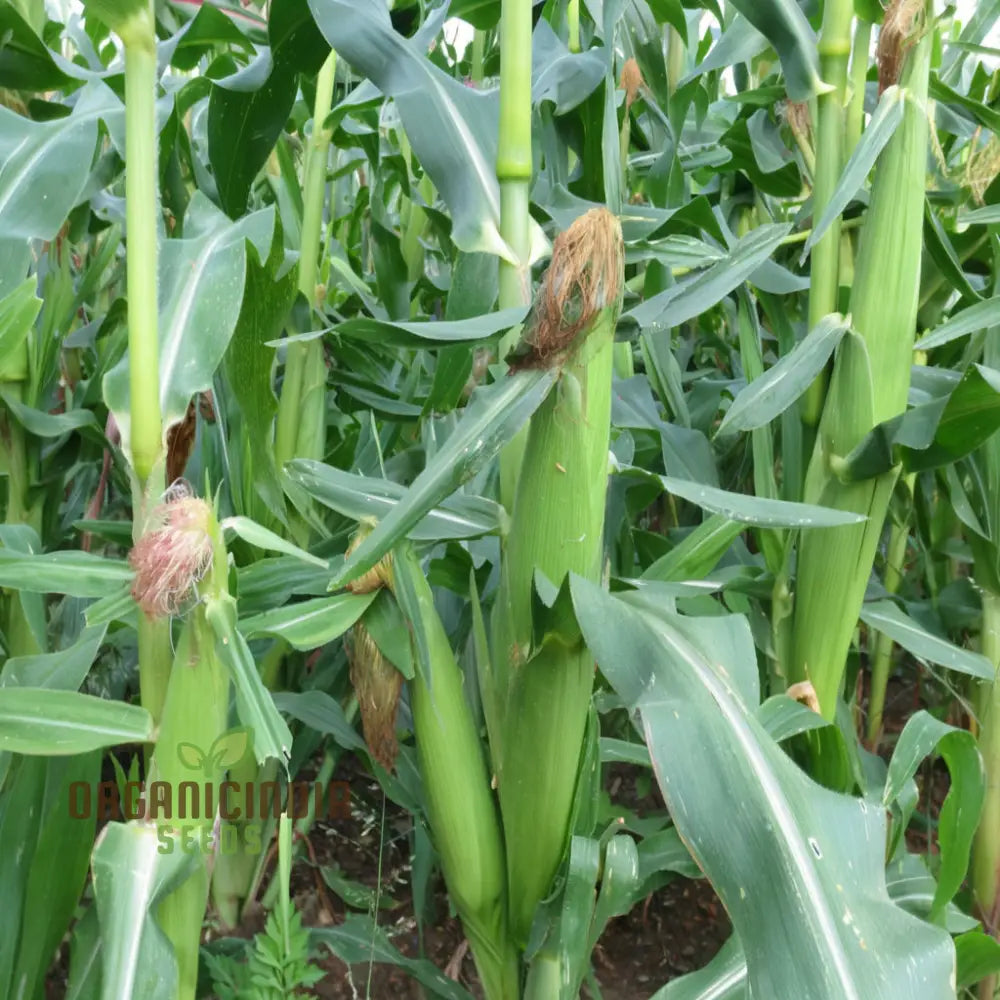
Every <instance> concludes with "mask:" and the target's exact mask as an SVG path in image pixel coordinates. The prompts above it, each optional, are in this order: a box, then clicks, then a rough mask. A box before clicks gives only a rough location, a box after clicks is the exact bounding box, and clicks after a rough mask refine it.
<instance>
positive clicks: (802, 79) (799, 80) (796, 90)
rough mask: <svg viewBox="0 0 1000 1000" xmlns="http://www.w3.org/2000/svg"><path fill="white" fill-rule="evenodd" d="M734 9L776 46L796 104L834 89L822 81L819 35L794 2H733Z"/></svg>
mask: <svg viewBox="0 0 1000 1000" xmlns="http://www.w3.org/2000/svg"><path fill="white" fill-rule="evenodd" d="M733 6H734V7H735V8H736V9H737V10H738V11H739V12H740V13H741V14H742V15H743V16H744V17H745V18H746V19H747V20H748V21H749V22H750V23H751V24H752V25H753V26H754V27H755V28H756V29H757V30H758V31H759V32H761V34H763V35H764V37H765V38H767V40H768V41H769V42H770V43H771V44H772V45H773V46H774V48H775V51H776V52H777V53H778V58H779V59H780V60H781V68H782V69H783V70H784V73H785V84H786V86H787V87H788V96H789V97H790V98H791V99H792V100H793V101H808V100H809V99H810V98H811V97H815V96H816V95H817V94H824V93H827V92H828V91H830V90H832V89H833V87H832V85H831V84H828V83H824V82H823V80H822V79H821V78H820V75H819V57H818V56H817V52H816V33H815V32H814V31H813V30H812V28H811V27H810V25H809V22H808V21H807V20H806V16H805V14H804V13H803V12H802V8H801V7H800V6H799V5H798V4H797V3H795V2H794V0H763V2H762V0H756V2H755V0H733Z"/></svg>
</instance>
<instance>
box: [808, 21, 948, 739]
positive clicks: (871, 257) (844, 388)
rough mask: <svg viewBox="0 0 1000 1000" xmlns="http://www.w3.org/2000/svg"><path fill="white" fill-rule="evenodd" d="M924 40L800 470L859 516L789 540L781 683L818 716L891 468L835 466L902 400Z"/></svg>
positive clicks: (832, 685) (881, 516)
mask: <svg viewBox="0 0 1000 1000" xmlns="http://www.w3.org/2000/svg"><path fill="white" fill-rule="evenodd" d="M930 13H931V12H930V10H928V12H927V16H928V17H929V16H930ZM918 35H919V37H917V36H918ZM931 42H932V38H931V30H930V25H929V24H925V23H924V18H922V17H918V18H917V23H916V24H915V26H914V28H913V33H912V36H911V38H910V39H909V41H908V48H907V54H906V65H905V67H904V70H903V75H902V79H901V85H902V87H903V88H904V90H905V92H906V95H907V96H906V106H905V110H904V116H903V121H902V123H901V124H900V126H899V128H898V129H897V131H896V133H895V135H894V136H893V137H892V139H891V140H890V142H889V143H888V145H887V146H886V148H885V150H884V151H883V152H882V155H881V156H880V157H879V161H878V163H877V165H876V173H875V180H874V182H873V185H872V193H871V206H870V208H869V211H868V216H867V218H866V220H865V223H864V227H863V230H862V234H861V242H860V248H859V254H858V260H857V265H856V268H855V280H854V286H853V288H852V294H851V310H850V311H851V315H852V317H853V324H854V329H855V330H856V331H857V334H854V333H851V334H849V335H848V336H847V337H846V338H845V339H844V340H843V342H842V343H841V345H840V347H839V348H838V351H837V355H836V359H835V362H834V367H833V373H832V376H831V380H830V390H829V393H828V394H827V397H826V401H825V404H824V408H823V415H822V418H821V420H820V425H819V428H818V434H817V438H816V443H815V447H814V450H813V454H812V459H811V461H810V464H809V468H808V470H807V473H806V482H805V490H804V499H805V500H806V502H808V503H814V504H821V505H823V506H827V507H834V508H837V509H839V510H850V511H855V512H857V513H860V514H864V515H865V516H866V517H867V520H866V521H864V522H863V523H861V524H856V525H848V526H845V527H837V528H828V529H823V530H822V531H815V532H813V531H810V532H804V533H803V534H802V537H801V539H800V541H799V551H798V574H797V580H796V591H795V608H794V624H793V650H794V652H793V662H792V664H791V668H792V669H791V674H792V677H791V678H790V679H791V680H793V681H796V680H799V681H801V680H809V681H811V682H812V684H813V686H814V688H815V690H816V694H817V697H818V699H819V703H820V707H821V709H822V712H823V714H824V716H826V717H827V718H828V719H833V717H834V713H835V710H836V705H837V698H838V694H839V692H840V687H841V683H842V681H843V675H844V668H845V662H846V658H847V653H848V650H849V648H850V644H851V638H852V635H853V633H854V629H855V627H856V625H857V619H858V612H859V610H860V608H861V603H862V600H863V599H864V592H865V587H866V585H867V582H868V578H869V576H870V574H871V568H872V565H873V563H874V558H875V551H876V548H877V546H878V542H879V538H880V536H881V533H882V526H883V523H884V521H885V515H886V511H887V509H888V504H889V499H890V496H891V494H892V490H893V487H894V485H895V482H896V479H897V477H898V475H899V469H898V468H894V469H892V470H890V471H888V472H886V473H884V474H883V475H881V476H879V477H877V478H875V479H871V480H866V481H861V482H851V481H845V480H844V479H842V478H841V477H840V476H839V475H838V473H839V472H841V471H842V467H843V460H844V458H845V457H846V456H847V455H848V454H849V453H850V452H851V450H852V449H853V448H854V447H855V446H856V445H857V444H858V443H859V442H860V441H861V440H862V438H863V437H864V436H865V435H866V434H867V433H868V432H869V431H870V430H871V429H872V428H873V427H874V426H875V425H876V424H878V423H881V422H882V421H885V420H888V419H890V418H891V417H894V416H896V415H897V414H899V413H901V412H903V410H904V409H905V407H906V399H907V393H908V391H909V381H910V366H911V364H912V360H913V341H914V330H915V325H916V309H917V296H918V292H919V287H920V258H921V249H922V232H921V229H922V223H923V200H924V183H925V178H926V167H927V149H928V126H927V108H926V103H927V88H928V74H929V67H930V49H931ZM876 379H877V391H876V389H875V381H876Z"/></svg>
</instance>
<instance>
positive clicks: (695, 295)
mask: <svg viewBox="0 0 1000 1000" xmlns="http://www.w3.org/2000/svg"><path fill="white" fill-rule="evenodd" d="M791 228H792V227H791V225H790V224H782V225H775V224H769V225H764V226H758V227H757V228H756V229H753V230H751V231H750V232H749V233H747V235H746V236H744V237H743V238H742V239H741V240H738V241H737V242H736V243H735V244H734V245H733V246H732V247H731V248H730V250H729V252H728V253H727V254H726V256H725V258H724V259H723V260H720V261H717V262H716V263H715V264H712V266H711V267H709V268H708V270H706V271H704V272H702V273H701V274H696V275H694V276H693V277H690V278H686V279H684V280H682V281H679V282H677V284H676V285H673V286H672V287H671V288H668V289H667V290H666V291H663V292H660V293H659V294H658V295H654V296H653V297H652V298H651V299H647V300H646V301H645V302H643V303H641V304H640V305H637V306H635V307H633V308H632V309H630V310H629V311H628V312H626V313H625V314H624V315H625V316H628V317H631V318H632V319H633V320H635V321H636V322H637V323H638V324H639V325H640V326H641V327H642V328H643V329H644V330H646V331H656V330H666V329H670V328H671V327H674V326H679V325H680V324H681V323H686V322H687V321H688V320H690V319H693V318H694V317H695V316H699V315H701V313H703V312H707V311H708V310H709V309H711V308H712V306H714V305H716V304H717V303H719V302H721V301H722V299H724V298H725V297H726V296H727V295H729V293H730V292H732V291H734V290H735V289H736V288H739V286H740V285H742V284H743V282H744V281H746V280H747V279H748V278H749V277H750V276H751V275H752V274H753V273H754V271H756V270H757V268H759V267H760V265H761V264H763V263H764V262H765V261H766V260H768V259H769V258H770V256H771V254H773V253H774V251H775V250H776V249H777V248H778V247H779V246H780V245H781V242H782V240H784V238H785V237H786V236H787V235H788V234H789V232H791Z"/></svg>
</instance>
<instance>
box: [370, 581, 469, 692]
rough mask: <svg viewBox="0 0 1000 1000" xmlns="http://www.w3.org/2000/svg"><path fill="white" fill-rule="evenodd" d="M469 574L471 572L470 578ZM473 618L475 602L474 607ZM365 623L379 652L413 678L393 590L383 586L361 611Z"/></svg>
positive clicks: (406, 632) (406, 636) (407, 635)
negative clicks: (369, 603)
mask: <svg viewBox="0 0 1000 1000" xmlns="http://www.w3.org/2000/svg"><path fill="white" fill-rule="evenodd" d="M471 576H472V574H471V573H470V578H471ZM472 613H473V616H474V620H475V615H476V606H474V607H473V612H472ZM364 626H365V628H366V629H368V634H369V635H370V636H371V637H372V639H374V640H375V645H376V646H378V648H379V651H380V652H381V653H382V655H383V656H384V657H385V658H386V659H387V660H388V661H389V662H390V663H391V664H392V665H393V666H394V667H395V668H396V669H397V670H398V671H399V672H400V673H401V674H402V675H403V676H404V677H405V678H406V679H407V680H413V677H414V676H415V674H414V667H413V647H412V646H411V645H410V630H409V629H408V628H407V625H406V618H405V617H404V616H403V612H402V611H400V609H399V604H397V603H396V599H395V598H394V597H393V596H392V594H391V593H390V592H389V591H388V590H386V589H384V588H383V589H382V590H380V591H379V592H378V594H377V595H376V597H375V600H374V602H373V603H372V605H371V607H369V608H368V609H366V611H365V613H364Z"/></svg>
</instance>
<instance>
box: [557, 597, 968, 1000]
mask: <svg viewBox="0 0 1000 1000" xmlns="http://www.w3.org/2000/svg"><path fill="white" fill-rule="evenodd" d="M573 597H574V603H575V606H576V611H577V615H578V616H579V621H580V625H581V627H582V629H583V632H584V635H585V637H586V639H587V643H588V645H589V647H590V649H591V650H592V652H593V653H594V654H595V656H596V658H597V661H598V665H599V666H600V668H601V670H602V672H603V673H604V675H605V676H606V677H607V679H608V681H609V682H610V683H611V684H612V686H613V687H614V688H615V690H616V691H617V692H618V694H619V695H620V696H621V697H622V699H623V700H624V702H625V703H626V705H628V706H629V707H630V708H633V709H638V711H639V713H640V716H641V719H642V730H643V734H644V736H645V739H646V742H647V744H648V745H649V748H650V753H651V755H652V757H653V761H654V766H655V769H656V774H657V778H658V781H659V784H660V788H661V790H662V792H663V794H664V797H665V798H666V800H667V805H668V807H669V808H670V811H671V815H672V816H673V818H674V821H675V823H676V824H677V828H678V831H679V833H680V834H681V836H682V837H683V838H684V840H685V842H686V843H687V844H688V845H689V846H690V848H691V851H692V854H693V855H694V857H695V859H696V860H697V861H698V863H699V865H700V867H701V868H702V870H703V871H705V872H706V874H707V875H708V876H709V878H710V879H711V880H712V884H713V886H714V887H715V889H716V891H717V892H718V893H719V895H720V897H721V899H722V901H723V904H724V905H725V907H726V909H727V910H728V912H729V914H730V917H731V918H732V921H733V926H734V929H735V930H736V933H737V934H738V935H739V937H740V940H741V941H743V942H745V943H746V945H747V949H746V950H747V956H748V979H749V983H750V987H751V989H752V991H753V993H754V994H755V995H757V996H762V997H770V996H781V997H785V996H803V997H806V996H808V997H810V998H814V1000H826V998H829V1000H862V998H866V997H870V996H879V995H884V994H885V993H886V991H887V990H889V991H890V992H891V993H892V995H899V996H905V995H911V994H912V995H919V996H921V997H924V998H927V1000H933V998H940V1000H945V998H949V1000H951V998H953V996H954V987H953V986H952V985H951V983H952V977H953V974H954V962H955V956H954V947H953V945H952V943H951V938H950V936H949V935H948V934H947V933H946V932H945V931H943V930H941V929H938V928H934V927H931V926H930V925H928V924H926V923H924V922H922V921H920V920H918V919H916V918H914V917H912V916H910V915H909V914H907V913H906V912H905V911H904V910H902V909H900V908H899V907H897V906H896V905H895V904H893V903H892V901H891V900H890V898H889V895H888V892H887V890H886V884H885V876H884V868H883V845H884V843H885V819H884V814H883V813H882V810H881V809H880V808H877V807H875V806H874V805H873V804H869V803H867V802H865V801H862V800H857V799H853V798H850V797H848V796H844V795H839V794H836V793H834V792H831V791H829V790H827V789H825V788H823V787H821V786H819V785H817V784H815V783H814V782H813V781H812V780H811V779H810V778H808V777H807V776H806V775H805V774H804V773H803V772H802V771H800V770H799V769H798V767H797V766H796V765H795V764H794V763H793V762H792V761H791V760H790V759H789V758H788V757H787V756H785V754H784V753H783V752H782V751H781V749H780V748H779V747H778V745H777V744H776V743H775V742H774V741H773V740H772V739H771V738H770V737H769V736H767V734H766V733H765V732H764V730H763V728H762V727H761V725H760V723H759V722H758V721H757V720H756V718H755V717H754V714H753V713H754V711H755V709H756V705H757V702H758V700H759V694H758V691H759V688H758V683H759V682H758V674H757V657H756V653H755V651H754V646H753V641H752V639H751V635H750V630H749V627H748V626H747V624H746V622H745V620H743V619H738V620H737V622H736V624H735V625H733V626H732V627H731V628H730V629H729V630H728V634H729V641H728V647H729V655H728V656H725V655H724V656H720V652H725V650H723V649H722V648H721V647H720V634H719V633H720V624H721V622H723V621H725V619H720V618H718V617H713V618H711V619H702V620H699V619H684V618H681V617H680V616H677V615H672V614H669V613H668V612H665V611H663V610H662V608H658V607H657V606H656V605H651V604H648V603H646V604H644V603H641V602H639V601H637V600H635V599H632V598H629V597H627V596H626V597H614V596H611V595H608V594H606V593H604V592H602V591H601V590H600V589H599V588H597V587H595V586H594V585H592V584H587V583H586V582H584V581H582V580H579V579H574V580H573ZM723 811H724V812H725V814H726V815H727V817H728V820H727V822H726V823H725V824H722V825H720V824H718V823H717V822H709V821H708V817H709V816H713V817H718V815H720V813H721V812H723ZM765 843H766V845H767V847H766V849H763V845H764V844H765ZM779 949H783V953H784V954H792V955H794V956H795V961H794V962H776V961H774V955H775V954H776V953H777V952H778V950H779Z"/></svg>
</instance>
